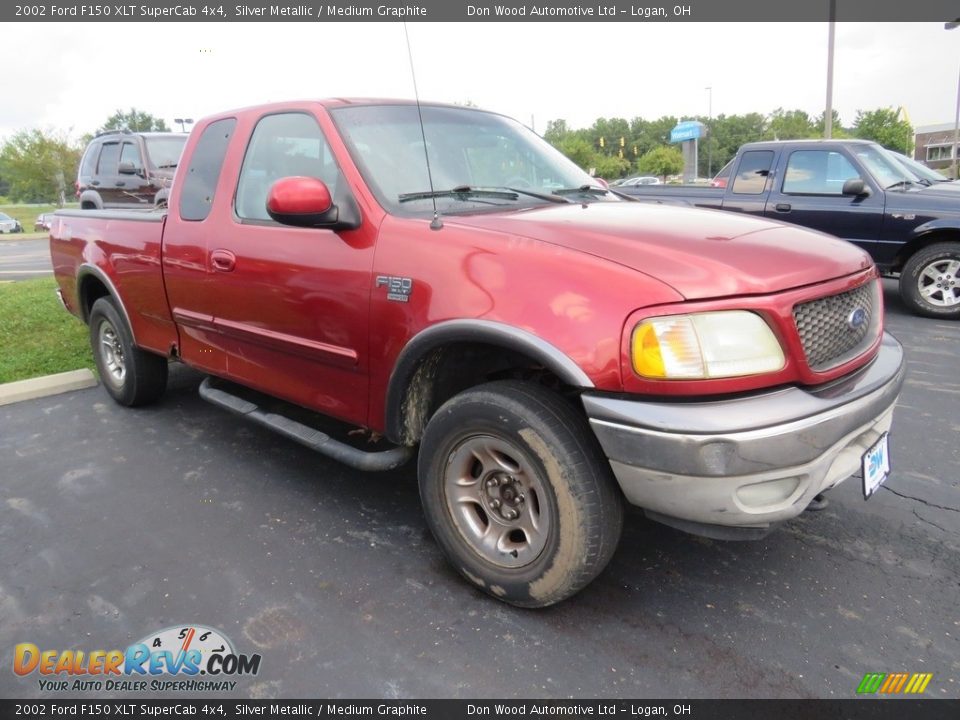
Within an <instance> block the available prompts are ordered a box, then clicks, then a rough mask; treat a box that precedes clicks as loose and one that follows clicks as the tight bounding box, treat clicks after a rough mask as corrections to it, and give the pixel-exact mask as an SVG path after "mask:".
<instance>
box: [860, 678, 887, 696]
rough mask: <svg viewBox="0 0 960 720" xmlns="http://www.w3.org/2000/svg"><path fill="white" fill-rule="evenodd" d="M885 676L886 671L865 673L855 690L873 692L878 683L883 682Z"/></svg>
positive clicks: (876, 688) (878, 686)
mask: <svg viewBox="0 0 960 720" xmlns="http://www.w3.org/2000/svg"><path fill="white" fill-rule="evenodd" d="M886 676H887V674H886V673H867V674H866V675H864V676H863V680H861V681H860V687H858V688H857V692H858V693H875V692H876V691H877V690H879V689H880V683H882V682H883V679H884V678H885V677H886Z"/></svg>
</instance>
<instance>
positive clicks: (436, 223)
mask: <svg viewBox="0 0 960 720" xmlns="http://www.w3.org/2000/svg"><path fill="white" fill-rule="evenodd" d="M403 34H404V36H405V37H406V38H407V57H408V58H410V75H411V77H413V97H414V99H415V100H416V101H417V118H419V120H420V137H421V138H423V157H424V159H425V160H426V161H427V181H428V182H429V183H430V197H431V199H432V200H433V220H431V221H430V229H431V230H439V229H440V228H442V227H443V222H442V221H441V220H440V213H439V212H437V197H436V195H434V194H433V193H434V190H433V173H432V172H430V151H429V150H427V133H426V131H425V130H424V129H423V113H422V112H421V111H420V93H419V92H418V91H417V73H416V71H415V70H414V68H413V51H412V50H411V49H410V33H409V32H407V22H406V21H404V22H403Z"/></svg>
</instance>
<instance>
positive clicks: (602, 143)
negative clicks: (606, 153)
mask: <svg viewBox="0 0 960 720" xmlns="http://www.w3.org/2000/svg"><path fill="white" fill-rule="evenodd" d="M600 147H606V143H605V142H604V140H603V136H602V135H601V136H600Z"/></svg>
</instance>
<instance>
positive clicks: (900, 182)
mask: <svg viewBox="0 0 960 720" xmlns="http://www.w3.org/2000/svg"><path fill="white" fill-rule="evenodd" d="M913 184H914V182H913V180H898V181H897V182H895V183H894V184H893V185H887V187H886V188H884V189H885V190H893V189H894V188H896V187H909V186H910V185H913Z"/></svg>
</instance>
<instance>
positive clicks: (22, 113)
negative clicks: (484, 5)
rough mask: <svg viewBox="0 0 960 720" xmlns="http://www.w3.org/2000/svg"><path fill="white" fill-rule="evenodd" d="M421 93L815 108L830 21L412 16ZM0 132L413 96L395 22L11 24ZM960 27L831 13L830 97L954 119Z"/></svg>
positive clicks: (656, 107) (578, 108) (549, 104)
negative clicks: (132, 115)
mask: <svg viewBox="0 0 960 720" xmlns="http://www.w3.org/2000/svg"><path fill="white" fill-rule="evenodd" d="M408 29H409V33H410V39H411V43H412V46H413V57H414V62H415V66H416V70H417V82H418V85H419V90H420V97H421V99H422V100H437V101H444V102H461V103H463V102H466V101H467V100H469V101H471V102H473V103H475V104H477V105H479V106H480V107H483V108H487V109H490V110H496V111H498V112H502V113H505V114H507V115H510V116H513V117H515V118H517V119H519V120H521V121H522V122H524V123H526V124H528V125H529V124H530V123H531V121H532V122H533V123H534V125H535V129H536V130H537V131H538V132H540V133H542V132H543V131H544V130H545V129H546V123H547V120H551V119H557V118H564V119H566V120H567V122H568V123H569V124H570V126H571V127H584V126H588V125H590V124H591V123H592V122H593V120H594V119H595V118H597V117H625V118H628V119H629V118H633V117H637V116H640V117H645V118H647V119H654V118H657V117H660V116H662V115H676V116H687V115H694V114H703V115H706V114H707V112H708V92H707V91H706V90H705V88H706V87H707V86H712V87H713V93H712V94H713V113H714V115H718V114H721V113H724V114H728V115H729V114H737V113H746V112H752V111H757V112H762V113H769V112H770V111H771V110H773V109H774V108H777V107H784V108H786V109H794V108H799V109H802V110H805V111H807V112H808V113H810V115H811V116H816V115H818V114H819V113H820V112H822V111H823V108H824V103H825V97H826V54H827V53H826V50H827V24H826V23H789V24H788V23H775V24H761V23H715V24H697V23H640V22H638V23H631V22H624V23H606V22H594V23H563V22H557V23H449V24H447V23H410V24H409V25H408ZM7 30H8V31H9V32H7V33H5V34H4V39H3V49H2V54H3V57H4V58H5V59H6V62H5V63H4V83H3V92H2V98H0V137H2V136H7V135H9V134H10V133H12V132H15V131H16V130H19V129H21V128H26V127H35V126H41V127H46V128H59V129H62V130H68V131H70V132H71V133H72V134H73V135H74V136H79V135H81V134H82V133H84V132H90V131H92V130H94V129H95V128H96V127H97V126H99V125H100V124H102V123H103V122H104V120H105V119H106V118H107V117H108V116H109V115H110V114H112V112H113V111H114V110H116V109H117V108H124V109H126V108H129V107H131V106H135V107H137V108H138V109H141V110H145V111H147V112H150V113H152V114H154V115H157V116H160V117H162V118H164V119H165V120H166V121H167V123H168V124H169V125H171V127H172V126H173V122H172V121H173V118H174V117H193V118H200V117H203V116H204V115H206V114H210V113H213V112H218V111H220V110H225V109H229V108H234V107H242V106H246V105H251V104H256V103H261V102H266V101H274V100H289V99H300V98H310V97H330V96H362V97H369V96H373V97H403V98H410V97H413V83H412V81H411V78H410V68H409V64H408V60H407V50H406V44H405V41H404V32H403V25H402V24H401V23H330V24H321V23H317V22H306V23H266V24H251V23H235V24H227V23H223V24H214V23H136V24H135V23H103V24H95V23H78V24H73V25H71V24H67V23H64V24H16V25H13V24H8V25H7ZM958 70H960V29H958V30H954V31H952V32H948V31H946V30H944V28H943V24H942V23H907V24H894V23H889V24H859V23H840V24H838V26H837V40H836V60H835V80H834V107H835V108H836V109H837V110H838V111H839V112H840V116H841V120H842V122H843V123H844V124H847V125H849V124H852V123H853V120H854V117H855V115H856V111H857V110H858V109H874V108H877V107H893V108H896V107H899V106H901V105H902V106H904V107H905V108H906V109H907V111H908V113H909V117H910V120H911V121H912V123H913V125H914V126H917V125H926V124H932V123H948V122H953V118H954V108H955V104H956V100H957V78H958Z"/></svg>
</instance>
